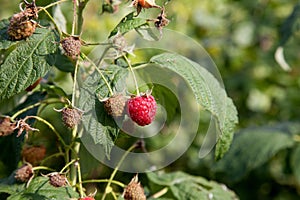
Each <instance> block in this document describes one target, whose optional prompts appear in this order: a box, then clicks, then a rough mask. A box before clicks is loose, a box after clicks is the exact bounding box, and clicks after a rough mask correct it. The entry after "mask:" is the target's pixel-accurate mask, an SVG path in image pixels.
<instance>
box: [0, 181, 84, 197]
mask: <svg viewBox="0 0 300 200" xmlns="http://www.w3.org/2000/svg"><path fill="white" fill-rule="evenodd" d="M0 188H1V189H0V192H4V193H8V194H11V196H9V197H8V198H7V200H29V199H32V200H45V199H62V200H63V199H64V200H68V199H71V198H72V197H73V198H78V197H79V195H78V194H77V193H76V192H74V190H73V189H72V187H70V186H68V187H54V186H52V185H50V183H49V179H48V178H46V177H36V178H34V179H33V180H32V181H31V182H30V184H29V186H28V188H26V187H25V184H22V185H18V184H15V185H9V187H8V186H7V185H3V186H2V185H1V187H0Z"/></svg>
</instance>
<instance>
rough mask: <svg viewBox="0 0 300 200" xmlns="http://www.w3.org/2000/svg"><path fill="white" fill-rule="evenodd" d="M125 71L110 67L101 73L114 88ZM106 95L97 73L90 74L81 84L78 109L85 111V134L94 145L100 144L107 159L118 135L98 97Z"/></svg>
mask: <svg viewBox="0 0 300 200" xmlns="http://www.w3.org/2000/svg"><path fill="white" fill-rule="evenodd" d="M126 72H127V70H123V68H121V67H118V66H110V67H108V69H107V70H106V71H105V72H103V73H105V74H106V75H105V77H106V79H107V80H108V81H109V82H110V83H111V85H112V86H113V88H114V87H117V85H116V83H117V82H118V80H119V79H120V78H122V76H121V74H123V75H126ZM107 95H108V89H107V86H106V85H105V82H104V81H103V79H102V77H101V76H100V75H99V74H98V72H94V73H93V74H91V75H90V76H89V77H88V78H87V79H86V80H85V81H84V83H83V85H82V87H81V89H80V97H79V107H80V108H81V109H82V110H84V111H85V114H84V115H83V119H82V122H83V126H84V129H85V132H86V133H87V134H89V135H90V136H91V137H92V139H93V140H94V143H95V144H100V145H101V146H102V147H103V150H104V152H105V154H106V156H107V157H108V158H109V155H110V151H111V149H112V147H113V146H114V141H115V139H116V137H117V135H118V133H119V129H118V127H117V125H116V123H115V121H114V119H113V118H112V117H110V116H108V115H107V112H106V111H105V110H104V106H103V103H102V102H100V101H99V99H98V97H100V98H104V97H106V96H107Z"/></svg>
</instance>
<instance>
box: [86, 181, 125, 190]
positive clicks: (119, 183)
mask: <svg viewBox="0 0 300 200" xmlns="http://www.w3.org/2000/svg"><path fill="white" fill-rule="evenodd" d="M108 182H111V183H113V184H115V185H118V186H120V187H122V188H124V187H125V184H123V183H121V182H119V181H115V180H109V179H92V180H85V181H82V182H81V183H82V184H84V183H108Z"/></svg>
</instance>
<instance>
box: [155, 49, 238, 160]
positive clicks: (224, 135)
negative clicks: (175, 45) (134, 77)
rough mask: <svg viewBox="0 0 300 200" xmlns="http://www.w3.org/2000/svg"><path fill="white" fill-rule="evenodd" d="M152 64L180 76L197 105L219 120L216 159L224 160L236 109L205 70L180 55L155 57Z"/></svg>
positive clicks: (232, 129)
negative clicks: (192, 94)
mask: <svg viewBox="0 0 300 200" xmlns="http://www.w3.org/2000/svg"><path fill="white" fill-rule="evenodd" d="M150 61H151V62H152V63H156V64H158V65H160V66H161V67H164V68H168V69H170V70H173V71H175V72H176V73H178V74H179V75H181V76H182V77H183V78H184V79H185V80H186V81H187V83H188V84H189V85H190V87H191V89H192V91H193V93H194V95H195V97H196V100H197V101H198V103H199V104H200V105H201V106H202V107H203V108H204V109H205V110H207V111H209V112H210V113H211V114H212V115H213V116H214V117H215V119H217V120H216V121H217V122H218V127H219V129H220V131H221V134H220V135H219V136H218V142H217V146H216V152H215V155H216V159H220V158H222V157H223V155H224V154H225V152H226V151H227V150H228V149H229V146H230V144H231V141H232V137H233V133H234V127H235V124H236V123H237V122H238V118H237V111H236V108H235V106H234V104H233V102H232V100H231V99H230V98H229V97H227V94H226V91H225V90H224V89H223V88H222V87H221V86H220V84H219V82H218V81H217V79H216V78H214V76H213V75H212V74H210V73H209V72H208V71H207V70H206V69H205V68H204V67H201V66H200V65H199V64H197V63H195V62H193V61H191V60H189V59H188V58H186V57H183V56H181V55H178V54H175V53H164V54H160V55H157V56H154V57H152V58H151V60H150Z"/></svg>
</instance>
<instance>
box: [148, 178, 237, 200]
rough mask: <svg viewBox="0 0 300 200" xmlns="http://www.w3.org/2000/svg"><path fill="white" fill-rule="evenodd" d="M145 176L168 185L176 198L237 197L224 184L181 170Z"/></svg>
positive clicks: (197, 199)
mask: <svg viewBox="0 0 300 200" xmlns="http://www.w3.org/2000/svg"><path fill="white" fill-rule="evenodd" d="M147 176H148V178H149V180H150V181H151V182H153V183H155V184H157V185H161V186H164V187H168V188H169V189H170V191H171V193H172V194H173V196H174V197H175V199H178V200H182V199H189V200H209V199H215V200H232V199H237V197H236V195H235V194H234V193H233V192H232V191H230V190H229V189H228V188H227V187H226V186H225V185H223V184H219V183H217V182H214V181H208V180H206V179H204V178H202V177H196V176H191V175H189V174H186V173H183V172H173V173H148V174H147Z"/></svg>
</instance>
